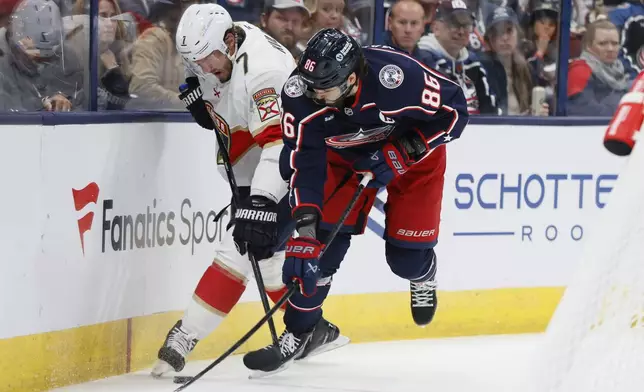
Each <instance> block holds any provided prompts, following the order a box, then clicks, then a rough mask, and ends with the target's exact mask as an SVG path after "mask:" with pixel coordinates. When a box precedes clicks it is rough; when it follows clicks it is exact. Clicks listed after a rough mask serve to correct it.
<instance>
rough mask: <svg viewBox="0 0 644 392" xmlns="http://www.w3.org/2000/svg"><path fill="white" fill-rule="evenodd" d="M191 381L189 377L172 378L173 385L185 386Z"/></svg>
mask: <svg viewBox="0 0 644 392" xmlns="http://www.w3.org/2000/svg"><path fill="white" fill-rule="evenodd" d="M190 380H192V377H191V376H174V379H173V380H172V381H174V383H175V384H185V383H187V382H188V381H190Z"/></svg>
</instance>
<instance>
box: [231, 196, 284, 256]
mask: <svg viewBox="0 0 644 392" xmlns="http://www.w3.org/2000/svg"><path fill="white" fill-rule="evenodd" d="M240 204H241V205H239V206H238V207H237V210H236V211H235V217H234V222H235V228H234V229H233V239H234V240H235V245H236V246H237V249H238V250H239V253H241V254H242V255H243V254H246V252H247V251H248V252H250V253H251V254H252V255H253V256H254V257H255V259H256V260H258V261H259V260H264V259H267V258H269V257H271V256H272V255H273V248H274V247H275V246H276V245H277V241H278V232H277V204H276V203H275V202H274V201H272V200H269V199H268V198H266V197H264V196H251V197H249V198H248V199H245V200H244V201H242V202H241V203H240Z"/></svg>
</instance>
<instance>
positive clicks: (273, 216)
mask: <svg viewBox="0 0 644 392" xmlns="http://www.w3.org/2000/svg"><path fill="white" fill-rule="evenodd" d="M235 219H239V220H245V221H254V222H272V223H276V222H277V213H276V212H270V211H256V210H251V209H248V208H240V209H238V210H237V212H236V213H235Z"/></svg>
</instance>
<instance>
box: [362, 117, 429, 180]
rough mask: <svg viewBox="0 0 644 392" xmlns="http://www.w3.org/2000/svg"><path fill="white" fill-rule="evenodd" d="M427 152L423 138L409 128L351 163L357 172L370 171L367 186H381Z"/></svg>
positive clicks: (408, 167) (399, 174)
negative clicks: (394, 138) (369, 179)
mask: <svg viewBox="0 0 644 392" xmlns="http://www.w3.org/2000/svg"><path fill="white" fill-rule="evenodd" d="M428 152H429V146H428V145H427V142H426V141H425V138H424V137H423V136H422V134H421V133H420V132H419V131H417V130H410V131H409V132H407V133H405V134H403V135H402V136H401V137H399V138H398V139H396V140H394V141H392V142H390V143H387V144H385V145H384V146H383V147H382V148H381V149H380V150H378V151H375V152H373V153H371V154H369V156H367V157H364V158H360V159H358V160H357V161H356V163H355V164H354V165H353V168H354V170H355V171H356V172H358V173H363V174H364V173H371V174H373V180H371V181H370V182H369V184H368V185H367V187H368V188H382V187H385V186H387V185H388V184H389V183H390V182H391V181H393V180H394V179H395V178H397V177H400V176H401V175H403V174H405V173H406V172H407V170H409V169H410V168H411V166H412V165H414V164H415V163H416V162H418V161H419V160H421V159H422V158H424V157H425V156H426V155H427V153H428Z"/></svg>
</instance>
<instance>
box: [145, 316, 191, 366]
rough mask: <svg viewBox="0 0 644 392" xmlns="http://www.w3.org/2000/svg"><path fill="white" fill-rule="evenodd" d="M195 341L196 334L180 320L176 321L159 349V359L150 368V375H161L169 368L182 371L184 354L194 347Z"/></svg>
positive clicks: (184, 360) (184, 359)
mask: <svg viewBox="0 0 644 392" xmlns="http://www.w3.org/2000/svg"><path fill="white" fill-rule="evenodd" d="M197 342H199V340H197V334H196V333H190V332H189V331H187V330H186V329H185V328H184V327H183V323H182V321H181V320H179V321H177V323H176V324H175V325H174V327H172V329H171V330H170V332H168V335H167V336H166V338H165V342H164V343H163V346H162V347H161V348H160V349H159V354H158V358H159V360H158V361H157V363H156V364H155V365H154V368H153V369H152V372H151V374H152V377H161V376H162V375H163V374H164V373H167V372H169V371H170V370H174V371H175V372H180V371H182V370H183V367H184V366H185V365H186V356H188V354H190V352H191V351H192V350H193V349H194V348H195V345H196V344H197Z"/></svg>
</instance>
